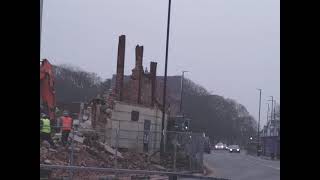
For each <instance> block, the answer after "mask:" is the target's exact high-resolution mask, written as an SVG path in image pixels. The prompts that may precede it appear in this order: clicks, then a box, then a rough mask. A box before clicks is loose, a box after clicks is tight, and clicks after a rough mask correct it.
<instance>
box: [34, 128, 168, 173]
mask: <svg viewBox="0 0 320 180" xmlns="http://www.w3.org/2000/svg"><path fill="white" fill-rule="evenodd" d="M83 134H84V137H80V136H75V138H74V141H73V154H74V156H73V165H75V166H83V167H101V168H115V165H116V163H115V159H116V150H115V149H113V148H112V147H110V146H109V145H108V144H105V143H102V142H99V141H98V138H97V137H96V134H95V133H83ZM81 142H82V143H81ZM56 145H57V148H55V149H52V148H51V147H50V145H49V143H48V142H46V141H45V142H43V143H42V144H41V146H40V164H50V165H70V156H71V151H72V146H71V145H69V146H66V147H63V146H60V145H59V144H56ZM151 160H152V161H153V162H151ZM117 168H121V169H137V170H153V171H155V170H156V171H159V170H160V171H166V170H167V169H166V168H164V167H162V166H161V165H160V161H159V158H155V157H152V158H151V157H150V155H148V154H146V153H138V152H130V151H126V150H119V151H118V152H117ZM51 172H52V176H53V177H64V176H68V175H69V171H66V170H54V171H51ZM111 174H112V173H109V174H108V173H102V172H94V171H93V172H92V171H90V172H74V176H75V179H77V178H76V177H81V179H96V178H97V179H98V177H101V176H107V175H111ZM85 177H87V178H85ZM93 177H96V178H93ZM123 178H124V179H125V177H123ZM129 178H130V177H129ZM131 179H134V178H131ZM155 179H156V178H155Z"/></svg>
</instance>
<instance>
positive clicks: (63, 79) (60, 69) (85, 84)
mask: <svg viewBox="0 0 320 180" xmlns="http://www.w3.org/2000/svg"><path fill="white" fill-rule="evenodd" d="M53 71H54V75H55V89H56V100H57V102H58V103H59V102H61V103H71V102H81V101H88V100H90V99H91V98H93V97H95V96H97V94H101V93H102V92H105V91H106V90H108V89H109V88H110V86H111V80H110V79H106V80H102V79H101V78H100V77H99V76H98V75H97V74H96V73H89V72H86V71H84V70H82V69H80V68H77V67H74V66H70V65H59V66H54V67H53Z"/></svg>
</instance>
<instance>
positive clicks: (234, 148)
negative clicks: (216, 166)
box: [228, 145, 240, 153]
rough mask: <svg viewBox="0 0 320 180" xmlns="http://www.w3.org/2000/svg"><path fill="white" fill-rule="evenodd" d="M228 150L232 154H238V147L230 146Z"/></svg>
mask: <svg viewBox="0 0 320 180" xmlns="http://www.w3.org/2000/svg"><path fill="white" fill-rule="evenodd" d="M228 148H229V152H230V153H232V152H237V153H240V147H239V146H238V145H231V146H229V147H228Z"/></svg>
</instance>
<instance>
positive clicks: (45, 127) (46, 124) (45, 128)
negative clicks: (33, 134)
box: [40, 118, 51, 133]
mask: <svg viewBox="0 0 320 180" xmlns="http://www.w3.org/2000/svg"><path fill="white" fill-rule="evenodd" d="M41 120H42V122H43V124H42V129H41V130H40V131H41V132H44V133H50V132H51V127H50V120H49V119H47V118H43V119H41Z"/></svg>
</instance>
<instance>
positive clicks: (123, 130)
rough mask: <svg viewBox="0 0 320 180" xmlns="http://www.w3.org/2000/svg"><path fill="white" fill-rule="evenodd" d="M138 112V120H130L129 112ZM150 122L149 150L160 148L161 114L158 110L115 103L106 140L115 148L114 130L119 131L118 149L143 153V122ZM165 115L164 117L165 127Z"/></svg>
mask: <svg viewBox="0 0 320 180" xmlns="http://www.w3.org/2000/svg"><path fill="white" fill-rule="evenodd" d="M132 111H138V112H139V120H138V121H132V120H131V112H132ZM145 120H150V121H151V127H150V131H151V132H150V135H149V150H150V151H152V150H157V149H159V148H160V140H161V121H162V112H161V111H160V110H159V108H157V107H155V108H149V107H144V106H138V105H131V104H127V103H124V102H116V103H115V106H114V109H113V111H112V117H111V119H110V121H108V123H109V122H110V124H109V127H111V130H110V131H108V133H107V140H108V141H109V142H108V143H110V144H111V145H112V146H116V142H115V139H116V133H115V132H116V130H117V129H118V130H119V129H120V131H119V132H120V134H119V138H120V139H119V147H120V148H129V149H135V150H137V151H143V136H144V132H143V131H144V121H145ZM166 125H167V115H166V116H165V127H166Z"/></svg>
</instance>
